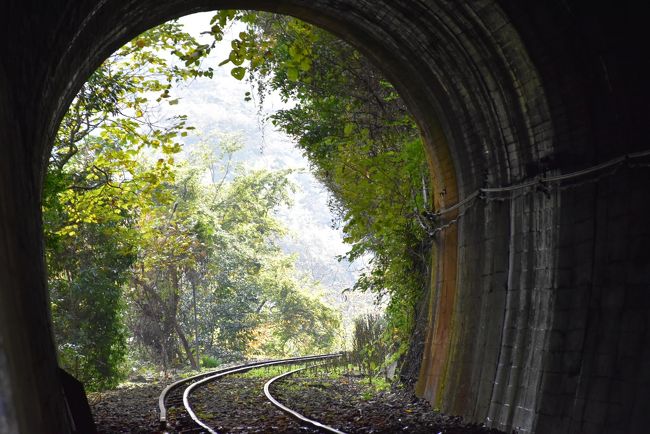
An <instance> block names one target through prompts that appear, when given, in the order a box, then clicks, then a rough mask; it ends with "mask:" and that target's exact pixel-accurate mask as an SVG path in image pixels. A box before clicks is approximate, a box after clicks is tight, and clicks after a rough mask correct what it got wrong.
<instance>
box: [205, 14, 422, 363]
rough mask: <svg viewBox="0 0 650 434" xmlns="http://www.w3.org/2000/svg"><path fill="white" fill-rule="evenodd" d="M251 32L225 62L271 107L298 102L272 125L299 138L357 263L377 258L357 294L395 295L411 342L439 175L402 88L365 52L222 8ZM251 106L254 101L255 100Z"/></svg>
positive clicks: (287, 22)
mask: <svg viewBox="0 0 650 434" xmlns="http://www.w3.org/2000/svg"><path fill="white" fill-rule="evenodd" d="M231 19H240V20H242V21H244V22H245V23H247V30H246V31H245V32H242V33H240V34H239V37H238V39H236V40H235V41H233V43H232V46H233V50H232V52H231V54H230V56H229V58H228V59H226V60H225V61H224V64H225V63H232V64H234V67H233V69H232V74H233V76H235V77H237V78H240V79H242V78H244V76H245V75H246V74H248V77H249V79H250V80H251V81H252V82H254V83H255V84H256V85H257V87H258V93H259V99H260V100H262V101H263V99H264V96H265V94H266V92H267V90H268V89H273V90H277V91H279V92H280V94H281V95H282V97H283V98H284V99H285V100H287V101H289V100H291V101H293V102H294V105H293V107H291V108H289V109H285V110H280V111H278V112H276V113H275V114H273V115H272V116H271V121H272V122H273V123H274V124H275V125H277V126H279V127H280V128H281V129H282V130H284V131H285V132H287V133H288V134H289V135H291V136H293V137H294V138H295V139H296V141H297V144H298V146H299V147H300V148H301V149H302V150H303V152H304V154H305V155H306V156H307V157H308V159H309V161H310V162H311V164H312V166H313V169H314V171H315V173H316V175H317V177H318V178H319V179H320V180H321V181H322V182H323V183H324V184H325V185H326V186H327V187H328V189H329V191H330V192H331V194H332V199H331V202H330V207H331V208H332V210H333V211H334V212H335V213H336V214H337V215H338V216H339V219H340V222H341V223H342V225H343V231H344V233H345V241H346V242H348V243H349V244H351V246H352V247H351V249H350V251H349V253H348V254H347V255H345V256H346V258H347V259H349V260H354V259H356V258H360V257H362V256H364V255H371V256H372V259H371V267H370V269H369V270H367V271H366V272H365V273H364V274H363V275H362V276H361V278H360V279H359V280H358V282H357V283H356V285H355V286H354V289H357V290H362V291H366V290H370V291H374V292H375V293H377V294H378V295H380V296H381V295H384V294H387V295H389V297H390V301H389V305H388V321H389V323H390V324H389V327H387V329H386V330H388V332H387V333H388V335H387V336H388V337H389V338H390V339H391V340H393V341H395V342H402V343H403V344H402V348H401V350H405V349H406V342H407V341H408V339H407V338H408V336H409V334H410V332H411V329H412V327H413V318H414V317H415V304H416V302H417V300H418V299H419V297H420V296H421V294H423V293H424V290H423V289H424V287H425V285H426V282H427V278H428V274H429V272H430V270H429V269H428V263H429V260H428V255H429V250H430V242H429V237H428V234H427V227H426V219H425V218H423V216H424V215H426V213H427V211H429V208H430V207H431V205H430V203H431V202H430V200H429V191H430V188H429V182H430V180H429V175H428V173H429V171H428V167H427V163H426V158H425V155H424V149H423V146H422V141H421V138H420V135H419V131H418V129H417V127H416V125H415V123H414V121H413V119H412V117H411V116H410V114H409V113H408V111H407V109H406V107H405V105H404V103H403V102H402V101H401V99H400V98H399V96H398V95H397V93H396V92H395V90H394V89H393V87H392V86H391V84H390V83H388V82H387V81H386V80H385V79H384V78H383V77H382V76H381V74H379V73H378V71H377V70H376V69H375V68H374V66H373V65H372V64H370V63H369V61H368V60H367V59H365V58H364V57H363V56H361V55H360V54H359V53H358V52H357V51H356V50H354V49H353V48H352V47H350V46H349V45H347V44H346V43H344V42H343V41H341V40H339V39H337V38H335V37H333V36H332V35H330V34H328V33H327V32H325V31H323V30H320V29H318V28H315V27H313V26H311V25H309V24H307V23H304V22H302V21H299V20H297V19H294V18H291V17H283V16H277V15H272V14H267V13H252V12H234V11H225V12H224V11H222V12H219V13H218V14H217V15H215V18H214V19H213V28H212V32H213V33H214V34H216V35H219V34H220V32H221V29H222V27H223V25H224V22H227V21H228V20H231ZM246 98H247V99H250V98H251V96H250V95H246Z"/></svg>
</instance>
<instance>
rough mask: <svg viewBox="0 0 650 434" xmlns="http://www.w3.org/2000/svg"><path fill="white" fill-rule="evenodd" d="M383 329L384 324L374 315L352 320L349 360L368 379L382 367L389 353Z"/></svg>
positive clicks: (380, 318) (384, 327) (379, 317)
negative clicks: (352, 328) (352, 329)
mask: <svg viewBox="0 0 650 434" xmlns="http://www.w3.org/2000/svg"><path fill="white" fill-rule="evenodd" d="M385 329H386V322H385V321H384V319H383V318H382V317H381V316H379V315H376V314H367V315H363V316H361V317H358V318H356V319H355V320H354V331H353V336H352V352H351V359H352V362H353V363H355V364H356V365H357V366H358V367H359V370H360V371H361V372H364V373H365V374H366V375H367V376H368V378H370V379H372V377H374V376H376V375H377V374H378V373H379V371H380V369H381V368H383V367H384V363H385V361H386V358H387V357H388V354H389V351H390V348H389V347H388V346H387V345H386V343H385V342H384V339H383V338H384V334H385Z"/></svg>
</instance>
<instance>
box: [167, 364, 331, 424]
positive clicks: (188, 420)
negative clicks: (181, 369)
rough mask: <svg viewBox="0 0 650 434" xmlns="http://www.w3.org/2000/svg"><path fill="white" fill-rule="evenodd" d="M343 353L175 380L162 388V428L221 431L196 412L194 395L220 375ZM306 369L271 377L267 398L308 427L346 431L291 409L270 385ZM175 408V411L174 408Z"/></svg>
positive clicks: (266, 393) (265, 391)
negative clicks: (174, 421) (170, 418)
mask: <svg viewBox="0 0 650 434" xmlns="http://www.w3.org/2000/svg"><path fill="white" fill-rule="evenodd" d="M340 356H341V354H324V355H317V356H306V357H293V358H288V359H279V360H271V361H264V362H253V363H246V364H242V365H237V366H232V367H229V368H224V369H219V370H216V371H212V372H207V373H203V374H199V375H195V376H193V377H189V378H185V379H183V380H180V381H177V382H175V383H172V384H170V385H168V386H167V387H166V388H165V389H164V390H163V391H162V393H161V394H160V396H159V398H158V406H159V410H160V429H161V431H162V432H164V433H169V432H179V433H205V432H207V433H210V434H218V433H217V431H216V430H215V429H214V428H212V427H210V426H208V424H207V423H205V422H204V421H202V420H201V418H200V417H199V416H198V415H197V414H196V412H195V411H194V410H193V408H192V404H191V400H190V397H191V394H192V392H193V391H195V390H196V389H197V388H200V387H201V386H204V385H207V384H209V383H211V382H214V381H217V380H219V379H220V378H223V377H226V376H228V375H233V374H241V373H245V372H248V371H250V370H252V369H259V368H265V367H270V366H277V365H291V364H298V363H307V362H311V361H318V360H328V359H334V358H337V357H340ZM309 367H311V366H309ZM306 368H307V367H305V368H300V369H294V370H292V371H289V372H286V373H284V374H282V375H279V376H277V377H275V378H272V379H271V380H269V381H268V382H267V383H266V384H265V386H264V393H265V395H266V397H267V399H268V400H269V401H270V402H271V403H272V404H273V405H274V406H276V407H278V408H279V409H280V410H282V411H283V412H285V413H286V414H288V415H289V416H291V417H292V418H294V419H295V420H296V421H298V422H299V423H300V424H302V425H304V426H308V427H311V428H313V429H316V430H319V431H324V432H330V433H340V434H343V433H342V432H341V431H338V430H336V429H334V428H331V427H328V426H326V425H323V424H321V423H319V422H317V421H314V420H311V419H309V418H307V417H305V416H303V415H301V414H299V413H297V412H295V411H293V410H291V409H289V408H288V407H286V406H285V405H283V404H281V403H280V402H278V401H277V400H276V399H275V398H273V396H272V395H271V394H270V392H269V387H270V385H271V384H272V383H273V382H274V381H276V380H279V379H281V378H284V377H286V376H288V375H292V374H294V373H295V372H298V371H300V370H302V369H306ZM172 409H173V411H170V410H172ZM172 412H173V414H174V416H173V417H174V419H175V420H176V423H175V427H171V426H170V424H169V415H170V413H172ZM169 429H173V431H169Z"/></svg>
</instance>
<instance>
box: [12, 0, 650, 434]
mask: <svg viewBox="0 0 650 434" xmlns="http://www.w3.org/2000/svg"><path fill="white" fill-rule="evenodd" d="M224 8H228V9H232V8H237V9H255V10H264V11H270V12H276V13H281V14H287V15H291V16H295V17H297V18H300V19H303V20H305V21H307V22H310V23H313V24H315V25H317V26H320V27H322V28H324V29H326V30H328V31H330V32H332V33H334V34H336V35H337V36H339V37H341V38H342V39H344V40H346V41H347V42H349V43H351V44H352V45H354V46H355V47H356V48H357V49H359V50H360V51H361V52H362V53H363V54H364V55H366V56H367V57H368V58H369V59H370V60H371V61H372V62H373V63H375V64H376V65H377V67H378V68H379V69H380V70H381V71H382V72H383V73H384V74H385V75H386V77H387V78H388V79H389V80H390V81H391V82H392V83H393V84H394V85H395V87H396V89H397V90H398V91H399V93H400V95H401V96H402V98H403V99H404V101H405V102H406V104H407V106H408V107H409V110H410V111H411V113H412V114H413V116H414V117H415V119H416V121H417V123H418V126H419V127H420V130H421V132H422V135H423V137H424V142H425V145H426V151H427V155H428V158H429V163H430V167H431V174H432V179H433V186H434V192H433V195H434V199H435V210H436V212H435V213H434V215H432V216H431V219H432V222H433V224H434V225H435V228H436V229H435V235H434V244H435V250H436V255H435V258H434V259H433V261H434V264H433V268H434V269H435V273H434V276H433V279H432V282H431V287H430V291H429V294H427V297H425V303H426V305H425V306H424V307H423V309H422V310H423V312H424V314H423V315H422V317H421V318H418V330H419V334H416V336H415V337H414V339H413V341H412V342H411V346H412V348H413V350H414V351H415V352H416V353H417V354H419V355H420V356H418V358H419V360H418V363H417V364H416V366H415V368H414V369H415V370H416V372H415V375H416V383H415V390H416V392H417V394H418V395H419V396H421V397H424V398H426V399H427V400H428V401H429V402H430V403H431V406H432V408H436V409H439V410H441V411H443V412H446V413H449V414H454V415H460V416H463V417H464V418H465V419H466V420H468V421H474V422H478V423H485V424H486V425H487V426H489V427H494V428H498V429H501V430H504V431H506V432H512V431H515V432H518V433H533V432H536V433H605V432H607V433H638V432H644V431H645V429H644V427H645V425H646V421H645V418H646V417H647V415H648V414H650V248H649V247H648V246H650V224H648V223H649V222H650V193H649V192H648V188H649V187H650V170H648V168H649V167H650V153H649V152H648V150H650V143H649V141H648V139H647V137H648V133H647V128H648V125H650V122H649V121H650V119H648V118H649V117H650V116H649V114H650V107H649V104H648V101H649V99H648V97H649V96H650V95H649V92H648V80H647V77H648V76H649V74H648V72H649V71H648V68H647V67H646V66H645V61H646V59H645V57H647V47H646V41H647V34H646V32H645V31H644V28H645V27H647V19H648V14H647V13H646V12H645V11H644V8H643V6H642V5H641V4H640V3H634V2H619V3H617V4H612V3H609V2H598V1H597V2H593V1H592V2H587V1H580V0H548V1H543V2H540V1H533V0H472V1H468V0H460V1H455V0H454V1H450V0H374V1H369V0H86V1H83V2H82V1H75V0H50V1H47V2H43V1H36V0H23V1H17V0H9V1H8V2H3V5H2V13H1V14H0V23H1V25H0V29H1V30H0V32H2V33H1V34H2V38H0V53H1V54H2V57H1V58H0V143H2V156H1V158H0V432H3V433H4V432H8V433H13V432H21V433H65V432H69V431H70V430H71V426H70V422H69V420H68V417H67V410H66V408H65V402H64V400H63V399H62V392H61V385H60V384H59V383H58V380H57V376H56V368H57V362H56V351H55V346H54V343H53V339H52V329H51V324H50V313H49V302H48V293H47V288H46V278H45V264H44V259H43V238H42V222H41V214H40V213H41V211H40V197H41V189H42V182H43V177H44V171H45V167H46V164H47V161H48V156H49V151H50V149H51V146H52V143H53V138H54V135H55V133H56V130H57V128H58V124H59V122H60V120H61V118H62V117H63V115H64V114H65V111H66V110H67V107H68V105H69V104H70V102H71V101H72V99H73V97H74V95H75V94H76V92H77V90H78V89H79V88H80V87H81V86H82V84H83V82H84V81H85V80H86V79H87V78H88V76H89V75H90V73H91V72H92V71H93V70H94V69H95V68H97V67H98V66H99V65H100V63H101V62H102V61H103V60H104V59H105V58H107V57H108V56H109V55H110V54H111V53H112V52H113V51H115V50H116V49H117V48H119V47H120V46H121V45H123V44H125V43H126V42H127V41H129V40H130V39H132V38H133V37H135V36H136V35H137V34H139V33H140V32H142V31H144V30H146V29H148V28H151V27H153V26H155V25H157V24H160V23H162V22H164V21H166V20H169V19H172V18H177V17H180V16H183V15H187V14H190V13H194V12H199V11H208V10H215V9H224Z"/></svg>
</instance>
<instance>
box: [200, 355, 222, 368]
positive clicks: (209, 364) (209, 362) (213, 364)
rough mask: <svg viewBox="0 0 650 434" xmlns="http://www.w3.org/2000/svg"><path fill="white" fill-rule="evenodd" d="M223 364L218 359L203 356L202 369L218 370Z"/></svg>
mask: <svg viewBox="0 0 650 434" xmlns="http://www.w3.org/2000/svg"><path fill="white" fill-rule="evenodd" d="M222 364H223V363H222V362H221V360H219V359H217V358H216V357H212V356H203V357H201V367H202V368H208V369H210V368H218V367H219V366H221V365H222Z"/></svg>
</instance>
